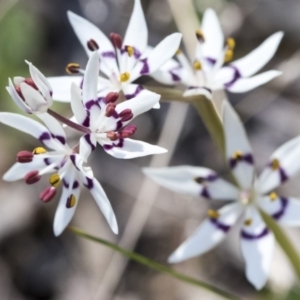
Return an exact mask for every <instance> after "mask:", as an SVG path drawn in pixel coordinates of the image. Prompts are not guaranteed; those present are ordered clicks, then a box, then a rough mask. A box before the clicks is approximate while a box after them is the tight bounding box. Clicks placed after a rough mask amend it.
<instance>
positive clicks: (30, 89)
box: [6, 61, 52, 114]
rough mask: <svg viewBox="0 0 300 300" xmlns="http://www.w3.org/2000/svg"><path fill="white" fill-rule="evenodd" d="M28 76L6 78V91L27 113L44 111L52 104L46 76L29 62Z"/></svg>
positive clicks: (50, 89) (50, 90)
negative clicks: (12, 78)
mask: <svg viewBox="0 0 300 300" xmlns="http://www.w3.org/2000/svg"><path fill="white" fill-rule="evenodd" d="M26 62H27V61H26ZM27 64H28V65H29V72H30V76H31V77H30V78H23V77H14V84H15V86H14V84H13V82H12V80H11V79H9V80H8V87H6V89H7V91H8V93H9V94H10V96H11V97H12V99H13V100H14V102H15V103H16V104H17V106H18V107H19V108H20V109H22V110H23V111H25V112H26V113H29V114H38V113H44V112H46V111H47V109H48V108H49V107H50V106H51V105H52V88H51V86H50V84H49V82H48V81H47V79H46V77H45V76H44V75H43V74H42V73H41V72H40V71H39V70H38V69H37V68H36V67H35V66H34V65H33V64H32V63H30V62H27Z"/></svg>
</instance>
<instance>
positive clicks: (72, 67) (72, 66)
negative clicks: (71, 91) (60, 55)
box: [66, 63, 80, 75]
mask: <svg viewBox="0 0 300 300" xmlns="http://www.w3.org/2000/svg"><path fill="white" fill-rule="evenodd" d="M79 69H80V64H77V63H69V64H68V65H67V66H66V72H67V73H68V74H70V75H71V74H76V73H79Z"/></svg>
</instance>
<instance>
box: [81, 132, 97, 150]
mask: <svg viewBox="0 0 300 300" xmlns="http://www.w3.org/2000/svg"><path fill="white" fill-rule="evenodd" d="M84 138H85V140H86V142H87V143H88V144H89V145H90V146H91V148H92V151H94V150H95V149H96V146H95V145H94V144H93V143H92V141H91V135H90V134H86V135H85V136H84Z"/></svg>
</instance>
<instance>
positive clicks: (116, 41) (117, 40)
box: [109, 32, 122, 49]
mask: <svg viewBox="0 0 300 300" xmlns="http://www.w3.org/2000/svg"><path fill="white" fill-rule="evenodd" d="M109 37H110V40H111V42H112V44H113V45H114V47H115V48H118V49H121V48H122V37H121V36H120V35H119V34H118V33H114V32H112V33H111V34H110V35H109Z"/></svg>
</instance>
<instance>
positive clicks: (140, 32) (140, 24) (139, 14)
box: [123, 0, 148, 53]
mask: <svg viewBox="0 0 300 300" xmlns="http://www.w3.org/2000/svg"><path fill="white" fill-rule="evenodd" d="M147 42H148V29H147V24H146V20H145V16H144V12H143V9H142V6H141V1H140V0H135V1H134V7H133V11H132V14H131V17H130V21H129V24H128V27H127V30H126V34H125V37H124V40H123V45H126V46H133V47H135V48H137V49H138V50H139V52H141V53H143V52H144V50H145V48H146V46H147Z"/></svg>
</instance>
